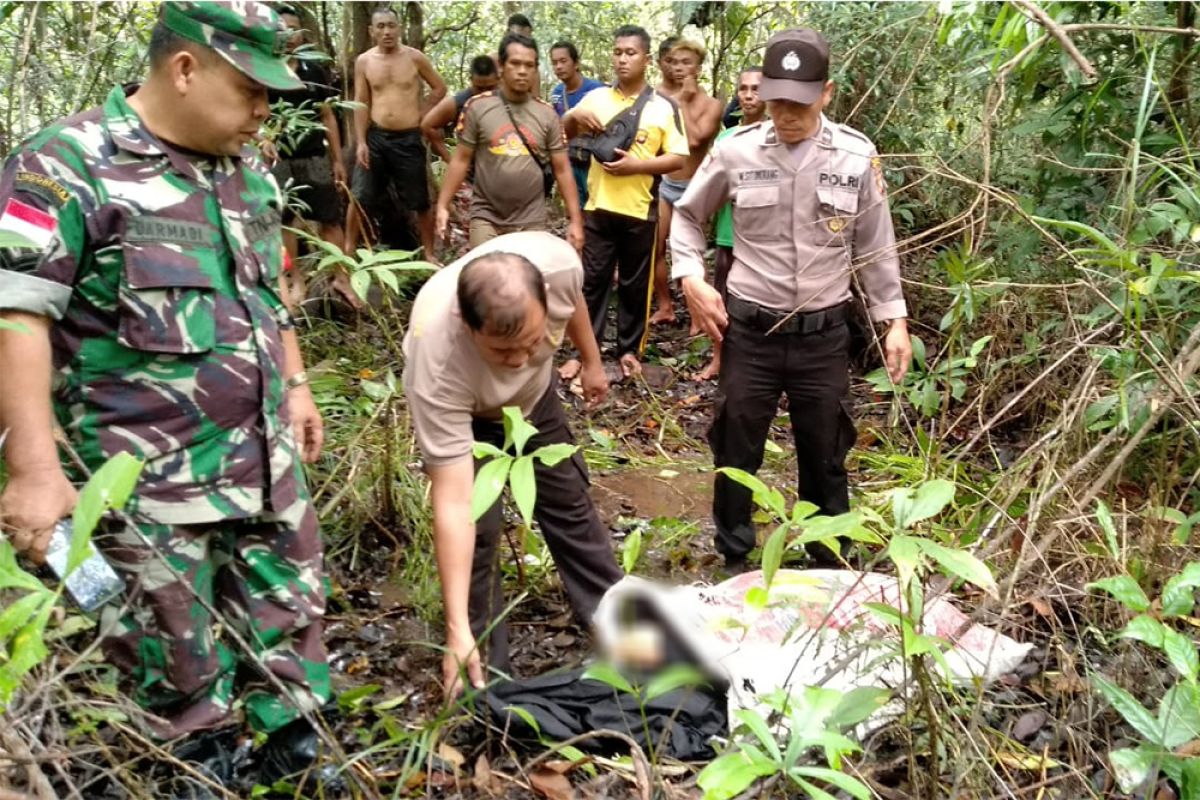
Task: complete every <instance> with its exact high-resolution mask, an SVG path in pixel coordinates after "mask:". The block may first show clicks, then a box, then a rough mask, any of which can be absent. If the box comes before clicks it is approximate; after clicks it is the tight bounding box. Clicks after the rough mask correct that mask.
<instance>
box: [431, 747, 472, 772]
mask: <svg viewBox="0 0 1200 800" xmlns="http://www.w3.org/2000/svg"><path fill="white" fill-rule="evenodd" d="M437 754H438V758H440V759H442V760H443V761H445V762H446V763H447V764H449V765H450V766H452V767H454V771H455V773H457V772H458V771H459V770H460V769H462V766H463V764H465V763H467V759H466V757H465V756H463V754H462V753H460V752H459V751H458V748H456V747H452V746H451V745H448V744H446V743H445V742H439V743H438V749H437Z"/></svg>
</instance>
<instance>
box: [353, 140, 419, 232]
mask: <svg viewBox="0 0 1200 800" xmlns="http://www.w3.org/2000/svg"><path fill="white" fill-rule="evenodd" d="M367 148H368V149H369V150H370V153H371V168H370V169H369V170H364V169H363V168H362V166H361V165H357V164H356V165H355V167H354V179H353V181H352V182H351V183H352V184H353V185H352V186H351V189H352V191H353V192H354V196H355V197H357V198H358V201H359V202H360V203H362V204H363V205H365V206H367V207H368V208H373V207H375V206H376V205H377V204H378V203H379V202H381V201H382V200H383V198H384V197H385V196H386V193H387V188H388V183H389V182H390V183H391V184H392V187H393V188H394V189H395V192H396V196H397V197H399V199H400V206H401V209H402V210H406V211H426V210H428V208H429V205H430V204H429V183H428V181H427V180H426V174H427V173H426V166H425V141H424V139H423V138H422V136H421V131H420V129H419V128H409V129H408V130H403V131H389V130H387V129H385V128H380V127H378V126H375V125H372V126H371V127H370V128H368V129H367Z"/></svg>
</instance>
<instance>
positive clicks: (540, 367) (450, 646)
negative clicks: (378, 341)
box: [404, 231, 622, 696]
mask: <svg viewBox="0 0 1200 800" xmlns="http://www.w3.org/2000/svg"><path fill="white" fill-rule="evenodd" d="M518 254H519V255H518ZM582 289H583V267H582V265H581V264H580V261H579V255H578V254H577V253H576V252H575V249H574V248H573V247H571V245H569V244H567V243H566V242H564V241H563V240H561V239H559V238H557V237H555V236H554V235H552V234H549V233H544V232H532V231H530V232H522V233H511V234H507V235H504V236H499V237H497V238H495V239H492V240H491V241H489V242H487V243H485V244H483V245H481V246H479V247H476V248H475V249H474V250H472V251H470V252H469V253H467V254H466V255H465V256H463V257H462V258H461V259H459V260H458V261H456V262H454V263H453V264H451V265H450V266H448V267H446V268H444V269H443V270H442V271H441V272H438V273H437V274H436V275H434V276H433V277H432V278H430V279H429V282H428V283H426V284H425V286H424V287H423V288H422V289H421V292H420V294H418V295H417V300H416V303H415V304H414V306H413V312H412V322H411V324H410V326H409V331H408V335H407V336H406V337H405V340H404V352H405V361H406V364H405V369H404V390H405V393H406V395H407V397H408V404H409V409H410V411H411V413H412V420H413V427H414V429H415V431H416V437H417V444H418V446H419V447H420V449H421V453H422V455H423V456H424V459H425V468H426V471H427V473H428V474H429V479H430V483H431V497H432V502H433V534H434V543H435V546H436V548H437V564H438V574H439V575H440V576H441V580H442V597H443V601H444V603H445V614H446V655H445V658H444V660H443V665H442V677H443V681H444V686H445V689H446V692H447V694H448V695H450V696H453V695H454V694H455V693H457V692H458V691H459V690H460V689H461V683H460V680H461V673H462V671H463V670H464V669H465V670H466V674H467V679H468V680H469V681H470V682H471V684H472V685H473V686H476V687H479V686H482V685H483V670H482V668H481V665H480V658H479V650H478V647H477V645H476V638H477V637H479V636H480V635H481V634H482V633H483V631H485V630H486V629H487V628H488V626H490V625H494V627H493V628H492V631H491V634H490V636H489V637H488V641H487V650H488V661H489V664H490V666H491V667H493V668H495V669H497V670H501V671H503V672H508V671H509V656H508V629H507V627H506V626H505V624H504V621H503V620H502V619H498V618H499V616H500V614H501V613H502V611H503V609H504V601H503V596H502V592H501V583H500V569H499V564H498V560H497V546H498V544H499V541H500V529H501V524H502V522H503V520H502V515H501V508H500V502H499V501H497V502H496V504H495V505H494V506H493V507H492V508H491V509H490V510H489V511H487V512H486V513H485V514H484V515H483V516H482V517H481V518H480V519H479V520H478V522H475V521H473V520H472V518H471V492H472V487H473V484H474V477H475V468H476V462H475V459H474V458H473V455H472V450H473V442H474V441H481V442H489V443H491V444H493V445H495V446H496V447H503V446H504V427H503V424H502V409H503V408H504V407H505V406H519V407H520V409H521V411H522V412H523V413H524V415H525V418H526V419H527V420H528V421H529V422H530V423H531V424H532V425H533V426H534V427H535V428H537V431H538V432H537V434H536V435H534V436H533V437H532V438H531V439H530V440H529V442H528V443H527V444H526V445H525V448H524V452H526V453H531V452H533V451H534V450H536V449H537V448H539V447H542V446H543V445H548V444H558V443H572V444H573V443H574V437H573V436H572V435H571V431H570V430H569V429H568V427H567V420H566V417H565V415H564V414H563V408H562V403H561V402H560V401H559V399H558V391H557V390H558V382H557V377H556V375H555V373H554V370H553V361H554V353H555V352H556V351H557V350H558V347H559V345H560V344H562V340H563V336H564V334H565V335H566V336H569V337H570V338H571V341H572V342H573V343H574V345H575V347H576V348H577V349H578V350H579V352H580V356H581V359H582V361H583V371H582V373H581V375H580V378H581V381H582V383H583V389H584V396H585V399H586V400H587V401H588V404H589V406H594V405H596V404H598V403H600V402H601V401H603V399H604V397H605V395H606V394H607V392H608V382H607V380H606V378H605V377H604V370H603V367H602V366H601V363H600V351H599V349H598V348H597V347H596V340H595V337H594V335H593V334H592V326H591V321H590V319H589V317H588V311H587V306H586V305H585V304H584V301H583V291H582ZM534 478H535V480H536V483H537V504H536V506H535V509H534V516H535V517H536V519H537V521H538V524H539V525H540V526H541V530H542V534H543V535H544V536H545V537H546V544H547V545H548V546H549V548H550V553H551V555H553V556H554V563H555V565H556V566H557V567H558V571H559V575H560V576H561V577H562V582H563V587H564V588H565V589H566V592H567V596H568V598H569V599H570V601H571V606H572V607H573V608H574V610H575V612H576V614H578V615H579V616H580V617H581V618H582V619H583V620H585V621H588V620H590V619H591V616H592V614H593V612H594V611H595V609H596V605H597V603H599V601H600V598H601V597H602V596H603V594H604V592H605V591H606V590H607V589H608V587H609V586H611V585H612V584H613V583H615V582H616V581H618V580H620V578H621V576H622V572H621V569H620V567H618V566H617V562H616V559H615V557H614V556H613V551H612V542H611V539H610V537H609V534H608V530H607V528H605V526H604V525H603V524H602V523H601V522H600V518H599V516H598V515H597V514H596V509H595V507H594V506H593V505H592V499H591V496H590V494H589V493H588V486H589V482H588V474H587V468H586V466H585V465H584V462H583V456H582V455H580V454H579V453H575V455H573V456H572V457H570V458H567V459H564V460H562V461H559V462H558V463H557V464H555V465H554V466H546V465H545V464H542V463H540V462H538V463H536V464H535V466H534Z"/></svg>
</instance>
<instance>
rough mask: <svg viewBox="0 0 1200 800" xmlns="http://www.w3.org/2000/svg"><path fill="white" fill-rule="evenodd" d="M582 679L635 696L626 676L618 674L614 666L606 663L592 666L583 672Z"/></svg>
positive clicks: (602, 662) (601, 662)
mask: <svg viewBox="0 0 1200 800" xmlns="http://www.w3.org/2000/svg"><path fill="white" fill-rule="evenodd" d="M580 677H581V679H583V680H585V681H599V682H600V683H603V684H606V685H608V686H611V687H612V688H614V689H616V690H617V691H618V692H623V693H624V694H635V692H634V690H633V686H632V685H631V684H630V683H629V681H627V680H626V679H625V676H624V675H622V674H621V673H620V672H618V671H617V668H616V667H614V666H613V665H612V664H609V663H607V662H604V661H599V662H597V663H595V664H592V665H591V666H590V667H588V668H587V669H585V670H584V671H583V675H581V676H580Z"/></svg>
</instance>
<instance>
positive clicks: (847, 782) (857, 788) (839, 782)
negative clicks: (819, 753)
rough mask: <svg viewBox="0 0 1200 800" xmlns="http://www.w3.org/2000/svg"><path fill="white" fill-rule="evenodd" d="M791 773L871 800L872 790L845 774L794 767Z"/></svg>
mask: <svg viewBox="0 0 1200 800" xmlns="http://www.w3.org/2000/svg"><path fill="white" fill-rule="evenodd" d="M791 772H792V773H794V774H796V775H801V776H803V777H805V778H816V779H817V780H819V781H824V782H825V783H831V784H833V785H834V786H836V787H837V788H839V789H841V790H842V791H843V792H845V793H846V794H849V795H852V796H853V797H857V798H859V800H871V790H870V789H868V788H867V787H866V786H865V785H864V784H863V783H862V782H860V781H859V780H858V779H857V778H852V777H850V776H849V775H847V774H846V773H844V772H838V771H837V770H835V769H827V768H826V767H792V769H791Z"/></svg>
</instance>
